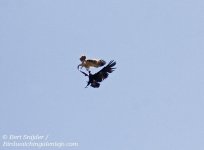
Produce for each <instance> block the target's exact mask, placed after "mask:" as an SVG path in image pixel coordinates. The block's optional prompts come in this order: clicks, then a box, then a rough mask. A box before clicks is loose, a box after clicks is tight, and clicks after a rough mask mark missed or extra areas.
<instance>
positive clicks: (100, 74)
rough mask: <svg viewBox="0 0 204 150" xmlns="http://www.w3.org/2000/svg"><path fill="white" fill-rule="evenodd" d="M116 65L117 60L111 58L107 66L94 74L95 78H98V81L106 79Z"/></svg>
mask: <svg viewBox="0 0 204 150" xmlns="http://www.w3.org/2000/svg"><path fill="white" fill-rule="evenodd" d="M115 65H116V62H115V61H114V60H111V61H110V62H109V63H108V65H107V66H105V67H103V69H101V70H100V71H99V72H97V73H95V74H94V75H93V78H94V80H96V81H97V82H101V81H103V80H104V79H106V78H107V77H108V74H109V73H112V72H113V71H114V69H116V68H113V67H114V66H115Z"/></svg>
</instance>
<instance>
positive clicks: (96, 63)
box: [77, 56, 106, 71]
mask: <svg viewBox="0 0 204 150" xmlns="http://www.w3.org/2000/svg"><path fill="white" fill-rule="evenodd" d="M80 61H81V64H79V65H78V66H77V68H78V69H79V67H80V66H81V69H82V68H83V67H85V68H86V70H87V71H88V70H89V68H90V67H96V68H98V67H101V66H104V65H105V64H106V62H105V61H104V60H102V59H86V56H81V57H80Z"/></svg>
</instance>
